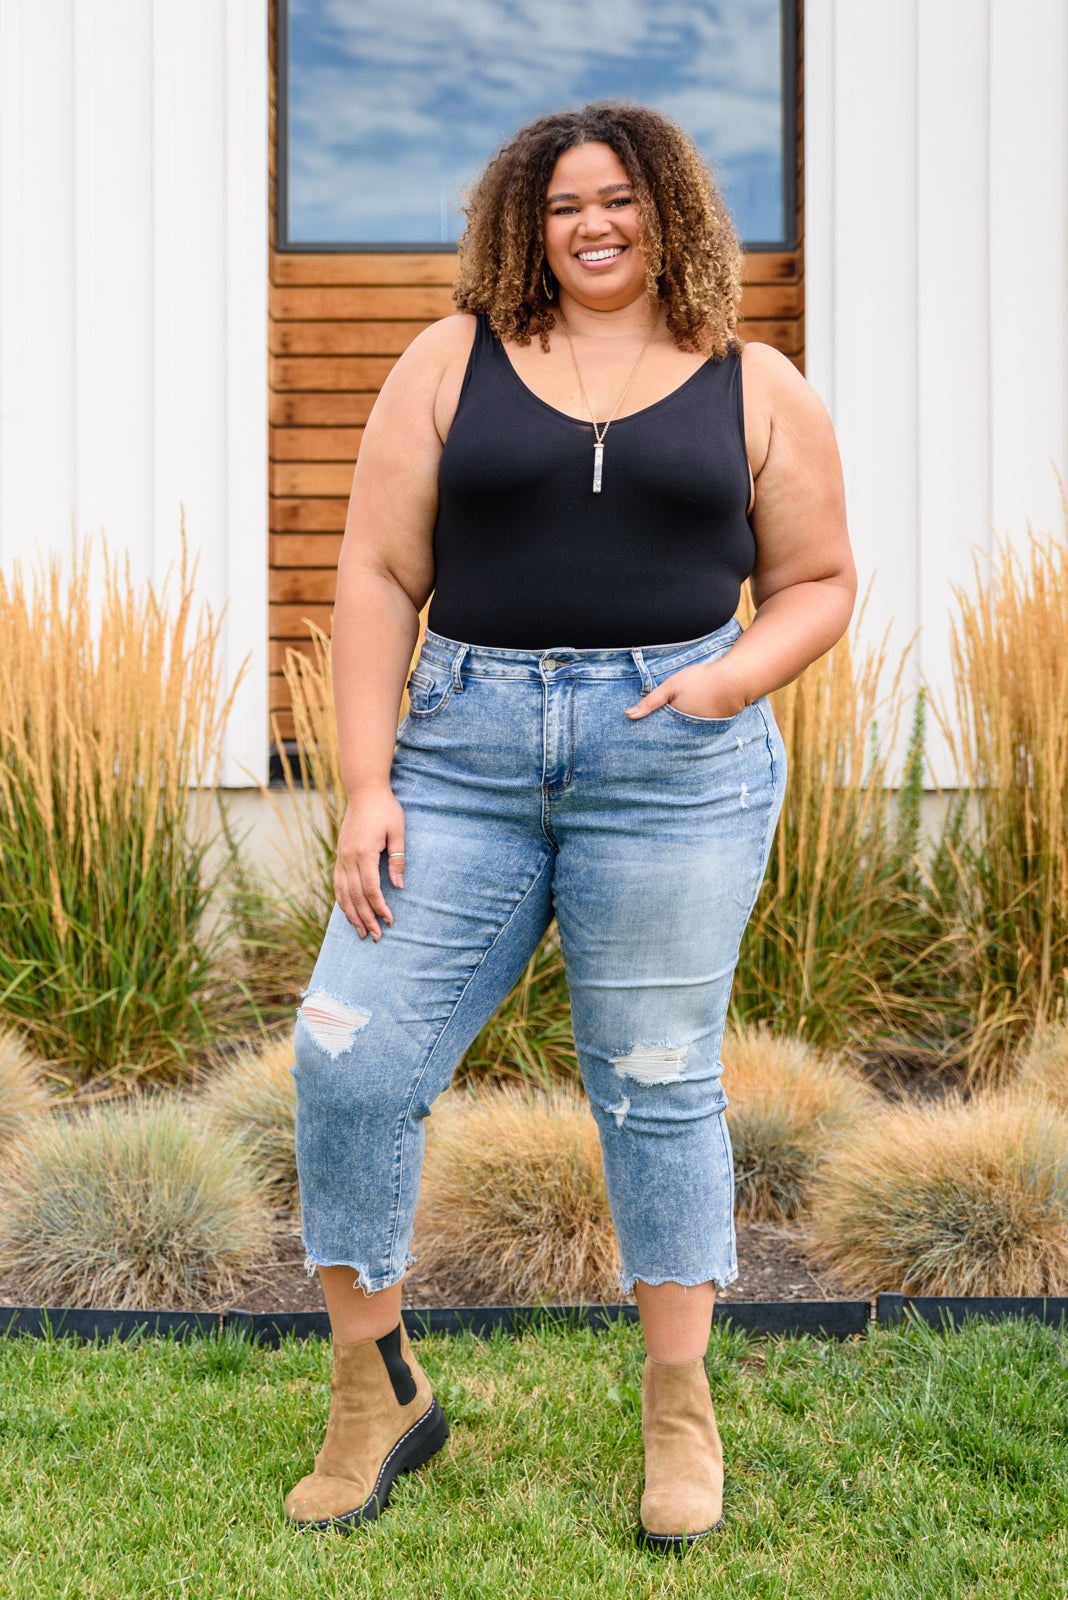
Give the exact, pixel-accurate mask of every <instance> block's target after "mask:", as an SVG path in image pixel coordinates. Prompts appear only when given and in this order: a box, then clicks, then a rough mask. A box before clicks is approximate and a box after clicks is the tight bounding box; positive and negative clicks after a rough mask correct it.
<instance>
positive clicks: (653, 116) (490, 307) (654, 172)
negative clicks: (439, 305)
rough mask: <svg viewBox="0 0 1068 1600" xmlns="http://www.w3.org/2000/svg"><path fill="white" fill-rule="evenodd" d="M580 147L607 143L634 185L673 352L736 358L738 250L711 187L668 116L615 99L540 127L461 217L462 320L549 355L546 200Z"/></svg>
mask: <svg viewBox="0 0 1068 1600" xmlns="http://www.w3.org/2000/svg"><path fill="white" fill-rule="evenodd" d="M582 144H606V145H607V146H608V147H609V149H610V150H612V151H614V152H615V154H616V155H617V156H618V158H619V160H620V162H621V163H622V165H623V167H624V169H625V171H626V173H627V177H628V178H629V179H630V181H631V183H632V184H633V185H634V195H635V199H636V201H637V205H638V209H639V213H640V216H641V223H642V237H643V241H644V247H645V255H646V283H647V286H648V289H649V292H650V294H654V295H656V296H657V297H658V299H659V300H660V301H661V302H662V304H663V305H664V306H665V307H666V309H667V325H668V329H669V330H670V332H671V335H672V337H673V338H674V341H675V343H676V345H677V346H678V347H679V349H680V350H699V351H702V352H704V353H705V354H707V355H710V356H714V357H716V358H719V359H721V358H722V357H723V356H725V355H726V354H727V353H728V351H730V350H736V349H737V348H738V347H739V341H738V337H737V331H736V330H737V322H738V301H739V298H740V296H741V276H742V252H741V247H740V245H739V243H738V238H737V235H736V234H735V231H734V227H733V224H732V223H731V220H730V217H729V215H728V213H727V208H726V206H725V205H724V203H723V197H722V196H721V194H720V192H719V190H718V188H717V186H716V183H715V179H714V178H713V176H712V174H711V172H710V171H709V169H708V167H707V165H706V163H705V162H704V160H703V159H702V157H701V155H700V153H699V151H698V150H697V147H696V145H695V144H694V142H693V140H692V139H691V138H690V137H689V135H688V134H687V133H684V132H683V130H682V129H681V128H680V127H679V126H678V125H677V124H676V123H674V122H672V121H671V120H670V118H668V117H665V116H663V115H662V114H661V113H660V112H658V111H651V110H650V109H649V108H648V107H647V106H637V105H627V104H621V103H618V102H616V101H611V100H601V101H596V102H594V103H593V104H591V105H588V106H583V107H582V109H581V110H579V111H559V112H556V113H554V114H553V115H552V116H548V117H541V118H539V120H538V121H537V122H532V123H530V124H529V126H528V127H525V128H521V129H520V130H519V132H518V133H517V134H516V135H515V137H514V138H513V139H511V140H510V141H509V142H508V143H507V144H506V145H503V146H502V147H501V149H500V150H498V151H497V153H496V154H495V155H494V156H493V158H492V160H491V161H490V163H489V165H488V166H487V167H486V169H485V171H484V172H483V173H482V176H481V177H480V178H479V179H478V180H477V181H476V183H475V184H474V186H473V188H472V190H471V192H470V196H469V199H468V203H467V206H466V207H465V210H466V214H467V229H466V231H465V233H464V236H463V238H462V239H461V240H460V247H459V249H460V274H459V278H458V281H457V284H456V288H455V290H454V291H453V301H454V304H455V305H456V308H457V310H459V311H467V312H472V313H475V314H481V315H483V316H486V317H488V318H489V323H490V326H491V328H492V329H493V331H494V333H495V334H496V335H497V337H498V338H499V339H502V340H505V341H508V340H514V342H515V343H516V344H521V345H525V344H530V342H531V340H532V338H534V337H537V338H538V340H539V342H540V343H541V346H542V348H543V349H545V350H547V349H548V348H549V335H550V334H551V332H552V330H553V328H554V327H555V326H556V318H555V316H554V314H553V310H552V302H551V301H550V299H549V297H548V296H547V294H546V292H545V283H544V280H543V270H544V269H545V267H546V262H545V246H544V238H543V217H544V211H545V196H546V194H547V192H548V186H549V180H550V178H551V176H552V172H553V168H554V167H555V166H556V163H557V161H558V160H559V158H560V156H561V155H562V154H563V152H564V151H565V150H570V149H572V148H573V147H574V146H576V145H582Z"/></svg>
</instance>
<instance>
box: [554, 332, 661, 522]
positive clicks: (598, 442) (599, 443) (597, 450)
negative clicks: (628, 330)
mask: <svg viewBox="0 0 1068 1600" xmlns="http://www.w3.org/2000/svg"><path fill="white" fill-rule="evenodd" d="M659 316H660V307H659V306H657V308H656V315H655V316H654V317H653V320H652V324H651V326H650V328H649V332H648V333H647V334H646V335H645V343H644V344H643V345H642V347H641V349H640V350H639V351H638V359H637V361H636V362H635V363H634V365H633V367H632V368H631V369H630V377H629V378H628V379H627V381H626V384H625V385H624V388H623V393H622V394H621V395H620V397H619V399H618V400H617V401H616V404H615V409H614V410H613V412H612V415H611V416H610V417H609V419H608V421H607V422H606V423H605V425H604V427H603V428H602V429H601V431H600V433H598V432H597V422H596V419H595V417H594V415H593V407H592V406H591V405H590V397H589V395H588V394H587V393H586V385H585V384H584V383H583V381H582V373H581V372H580V371H579V364H578V358H577V356H576V355H575V346H574V345H573V344H572V343H571V329H570V328H569V327H568V325H567V318H566V317H565V316H564V313H563V308H561V311H560V321H561V322H562V323H563V325H564V332H565V334H566V335H567V347H568V349H569V350H570V351H571V360H572V362H573V363H574V367H575V377H576V378H577V379H578V385H579V388H580V389H581V390H582V398H583V400H585V402H586V410H587V411H588V412H589V414H590V421H591V422H592V423H593V437H594V441H595V443H594V446H593V492H594V494H600V492H601V477H602V474H603V472H604V441H605V435H606V434H607V432H608V430H609V428H610V427H611V426H612V424H613V422H614V421H615V420H616V413H617V412H618V411H619V408H620V406H621V405H622V404H623V402H624V400H625V399H626V398H627V393H628V391H629V389H630V386H631V384H632V383H633V382H634V374H635V373H636V372H637V370H638V368H639V367H640V366H641V363H642V356H643V355H644V354H645V352H646V351H647V350H648V348H649V341H650V340H651V339H652V337H653V334H654V333H655V332H656V324H657V319H658V318H659Z"/></svg>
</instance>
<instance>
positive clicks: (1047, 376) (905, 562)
mask: <svg viewBox="0 0 1068 1600" xmlns="http://www.w3.org/2000/svg"><path fill="white" fill-rule="evenodd" d="M805 148H806V192H805V208H806V216H805V229H806V240H805V245H806V249H805V256H806V260H805V275H806V276H805V282H806V299H807V305H806V364H807V371H808V376H809V379H810V381H811V382H812V383H813V385H814V386H815V388H816V389H817V390H818V391H819V393H820V394H821V395H822V397H823V398H824V400H825V401H826V403H827V405H828V406H829V408H830V411H831V414H832V416H833V418H834V420H835V425H836V428H837V431H838V436H839V441H840V444H841V448H842V455H843V461H844V465H845V473H846V487H847V493H848V503H849V512H850V525H851V529H852V533H853V540H854V545H855V548H856V551H857V556H858V563H859V566H860V569H861V581H862V584H866V583H867V582H868V580H869V579H870V578H872V577H873V576H874V580H875V581H874V586H873V590H872V596H871V601H870V604H869V612H868V619H869V625H870V632H871V634H872V635H876V634H881V632H882V629H883V627H884V626H885V625H886V624H887V623H889V622H892V623H893V627H894V635H893V636H894V640H895V646H896V647H900V646H902V645H903V644H904V643H905V642H906V641H907V640H908V639H909V638H910V637H911V635H912V634H913V632H914V631H915V630H916V629H919V640H918V662H919V665H920V667H921V668H922V671H923V673H924V675H925V677H926V678H927V679H928V681H929V682H930V683H931V684H932V685H933V686H934V687H935V688H936V689H937V690H941V691H942V692H945V690H946V689H947V688H948V678H949V674H948V660H949V656H948V627H947V614H948V608H949V606H950V604H951V599H952V597H951V593H950V588H949V585H950V584H951V583H957V584H958V585H967V584H969V583H970V580H971V561H972V551H973V549H974V548H976V547H978V548H980V549H982V550H989V549H990V548H991V545H992V529H993V530H996V532H997V533H999V534H1000V535H1002V536H1004V537H1007V538H1008V539H1009V540H1010V541H1019V540H1020V539H1021V537H1023V536H1024V535H1025V534H1026V528H1027V524H1028V522H1029V521H1030V523H1031V525H1032V526H1033V527H1036V528H1045V529H1049V530H1056V529H1058V528H1060V527H1061V526H1062V513H1061V506H1060V498H1059V490H1058V487H1057V481H1056V477H1055V474H1054V467H1056V469H1057V470H1058V471H1059V472H1060V473H1061V474H1062V475H1063V474H1065V472H1066V470H1068V205H1066V201H1068V7H1066V6H1065V5H1064V3H1063V0H888V3H885V4H882V5H877V6H876V5H868V4H864V3H862V0H806V4H805ZM931 753H932V762H933V765H934V768H935V772H936V775H937V776H938V777H939V779H940V780H941V781H942V782H944V783H945V782H949V783H952V782H953V777H954V775H953V774H952V773H951V772H950V771H949V770H948V767H947V763H946V760H945V755H944V752H942V750H941V748H940V746H939V743H938V741H937V740H932V751H931Z"/></svg>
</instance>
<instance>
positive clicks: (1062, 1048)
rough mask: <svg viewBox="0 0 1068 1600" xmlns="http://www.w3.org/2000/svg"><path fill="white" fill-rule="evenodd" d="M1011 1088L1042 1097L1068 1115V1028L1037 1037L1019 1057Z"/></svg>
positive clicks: (1045, 1031) (1049, 1031)
mask: <svg viewBox="0 0 1068 1600" xmlns="http://www.w3.org/2000/svg"><path fill="white" fill-rule="evenodd" d="M1012 1087H1013V1088H1016V1089H1019V1091H1020V1093H1021V1094H1031V1095H1043V1096H1045V1098H1046V1099H1047V1100H1052V1101H1053V1104H1054V1105H1055V1106H1058V1107H1059V1108H1060V1110H1061V1111H1066V1112H1068V1025H1065V1024H1064V1023H1061V1024H1059V1026H1057V1027H1054V1028H1043V1029H1041V1030H1040V1031H1039V1032H1038V1033H1037V1034H1035V1036H1034V1038H1033V1039H1032V1040H1031V1043H1030V1045H1029V1046H1028V1047H1027V1049H1026V1050H1025V1052H1024V1054H1023V1056H1022V1057H1021V1058H1020V1064H1019V1067H1018V1068H1017V1071H1016V1076H1015V1078H1014V1079H1013V1083H1012Z"/></svg>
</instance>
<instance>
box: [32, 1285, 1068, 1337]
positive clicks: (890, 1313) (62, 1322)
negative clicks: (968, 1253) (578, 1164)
mask: <svg viewBox="0 0 1068 1600" xmlns="http://www.w3.org/2000/svg"><path fill="white" fill-rule="evenodd" d="M874 1310H875V1315H874V1318H873V1316H872V1305H871V1302H870V1301H868V1300H749V1301H746V1300H735V1301H730V1300H726V1301H721V1302H720V1303H719V1304H717V1306H716V1308H715V1312H714V1321H715V1322H717V1323H725V1324H726V1325H727V1326H728V1327H731V1328H737V1329H738V1330H739V1331H740V1332H744V1333H748V1334H751V1335H752V1336H753V1337H754V1338H769V1337H779V1336H782V1335H791V1336H797V1335H799V1334H810V1335H812V1336H814V1337H816V1338H831V1339H848V1338H852V1337H855V1336H857V1335H858V1334H863V1333H866V1332H867V1330H868V1328H869V1327H870V1326H871V1324H872V1322H873V1321H874V1322H875V1323H876V1324H877V1325H878V1326H879V1327H884V1328H888V1327H898V1326H900V1325H901V1324H902V1323H903V1322H906V1321H908V1320H909V1319H910V1318H915V1319H918V1320H919V1321H921V1322H924V1323H927V1324H929V1325H930V1326H931V1327H936V1328H952V1327H959V1326H960V1325H961V1323H962V1322H963V1321H965V1320H966V1319H968V1318H972V1319H978V1320H980V1321H983V1322H994V1321H1000V1320H1002V1319H1003V1318H1005V1317H1023V1318H1028V1319H1032V1320H1036V1321H1039V1322H1047V1323H1052V1324H1054V1325H1061V1326H1065V1327H1068V1298H1053V1297H1046V1298H1042V1297H1040V1296H1034V1297H1021V1296H993V1297H979V1296H976V1297H974V1298H970V1299H965V1298H960V1297H956V1298H955V1297H953V1296H948V1295H934V1296H925V1295H905V1294H880V1295H878V1296H877V1297H876V1301H875V1308H874ZM637 1320H638V1308H637V1306H633V1305H626V1306H623V1305H578V1306H557V1305H542V1306H456V1307H452V1308H443V1307H428V1308H426V1309H423V1310H420V1309H419V1308H417V1307H416V1308H413V1309H409V1310H406V1311H405V1312H404V1323H405V1327H406V1328H407V1329H408V1332H409V1334H411V1335H413V1336H419V1335H422V1334H432V1333H436V1334H445V1335H449V1336H453V1337H455V1336H457V1335H460V1334H464V1333H470V1334H473V1335H474V1336H475V1337H476V1338H479V1339H488V1338H490V1337H491V1335H492V1334H494V1333H495V1332H497V1331H498V1330H502V1331H504V1332H505V1333H508V1334H513V1335H514V1334H520V1333H524V1332H526V1331H527V1330H528V1329H530V1328H532V1327H544V1326H545V1325H550V1326H551V1325H553V1324H559V1323H564V1324H566V1325H567V1326H569V1327H575V1328H593V1329H594V1330H602V1329H604V1328H606V1327H608V1326H609V1325H610V1324H611V1323H613V1322H620V1321H622V1322H636V1321H637ZM5 1334H6V1335H7V1336H9V1337H18V1336H19V1335H22V1336H24V1337H28V1338H34V1339H44V1338H48V1337H49V1336H51V1337H54V1338H63V1339H83V1340H87V1341H92V1340H94V1339H99V1340H102V1341H104V1340H107V1339H111V1338H115V1339H121V1340H126V1339H135V1338H139V1337H146V1336H155V1337H157V1338H158V1337H161V1336H164V1337H165V1336H166V1335H168V1334H170V1335H172V1336H173V1337H174V1338H175V1339H176V1340H178V1339H189V1338H196V1337H198V1336H203V1335H206V1334H207V1335H210V1334H216V1335H220V1336H222V1335H226V1336H230V1337H235V1336H236V1337H238V1338H242V1337H243V1338H246V1339H249V1340H251V1341H252V1342H253V1343H258V1344H263V1345H267V1346H270V1347H277V1346H278V1345H279V1344H280V1343H281V1341H282V1340H283V1339H284V1338H287V1337H290V1336H292V1337H295V1338H297V1339H309V1338H321V1339H327V1338H329V1337H330V1319H329V1318H328V1317H327V1314H326V1312H325V1311H222V1312H211V1311H108V1310H103V1309H95V1308H93V1307H69V1308H64V1307H46V1306H0V1336H3V1335H5Z"/></svg>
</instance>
